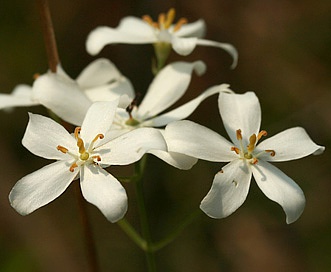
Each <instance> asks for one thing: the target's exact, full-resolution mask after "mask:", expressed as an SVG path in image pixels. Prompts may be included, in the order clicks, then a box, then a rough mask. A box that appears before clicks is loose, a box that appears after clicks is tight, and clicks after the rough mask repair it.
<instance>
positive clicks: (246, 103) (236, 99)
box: [218, 92, 261, 146]
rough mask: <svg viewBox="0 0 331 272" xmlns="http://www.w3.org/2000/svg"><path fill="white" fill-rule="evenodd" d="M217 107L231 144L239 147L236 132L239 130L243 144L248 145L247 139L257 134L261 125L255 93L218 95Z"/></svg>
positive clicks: (259, 110)
mask: <svg viewBox="0 0 331 272" xmlns="http://www.w3.org/2000/svg"><path fill="white" fill-rule="evenodd" d="M218 106H219V111H220V114H221V117H222V120H223V124H224V127H225V129H226V131H227V133H228V134H229V136H230V138H231V140H232V142H233V143H235V145H236V146H239V143H238V140H237V137H236V131H237V130H238V129H240V130H241V134H242V137H243V144H244V146H246V145H248V139H249V137H250V136H251V135H252V134H257V133H258V132H259V129H260V124H261V108H260V103H259V100H258V98H257V97H256V95H255V93H253V92H247V93H245V94H229V93H224V92H223V93H220V96H219V99H218Z"/></svg>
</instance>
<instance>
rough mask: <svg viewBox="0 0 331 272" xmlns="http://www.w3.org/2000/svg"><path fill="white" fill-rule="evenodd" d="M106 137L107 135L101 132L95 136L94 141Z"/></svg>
mask: <svg viewBox="0 0 331 272" xmlns="http://www.w3.org/2000/svg"><path fill="white" fill-rule="evenodd" d="M104 137H105V136H104V135H103V134H101V133H100V134H98V135H97V136H95V137H94V139H93V141H92V143H94V142H96V140H98V139H103V138H104Z"/></svg>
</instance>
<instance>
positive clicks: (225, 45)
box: [196, 39, 238, 69]
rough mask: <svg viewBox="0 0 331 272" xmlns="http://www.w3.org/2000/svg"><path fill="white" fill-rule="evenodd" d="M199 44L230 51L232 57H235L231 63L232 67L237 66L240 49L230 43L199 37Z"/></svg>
mask: <svg viewBox="0 0 331 272" xmlns="http://www.w3.org/2000/svg"><path fill="white" fill-rule="evenodd" d="M196 44H197V45H202V46H213V47H218V48H221V49H223V50H225V51H226V52H228V53H229V54H230V55H231V57H232V58H233V62H232V65H231V68H232V69H234V68H235V67H236V66H237V63H238V51H237V49H236V48H235V47H234V46H233V45H232V44H229V43H220V42H214V41H209V40H204V39H198V41H197V42H196Z"/></svg>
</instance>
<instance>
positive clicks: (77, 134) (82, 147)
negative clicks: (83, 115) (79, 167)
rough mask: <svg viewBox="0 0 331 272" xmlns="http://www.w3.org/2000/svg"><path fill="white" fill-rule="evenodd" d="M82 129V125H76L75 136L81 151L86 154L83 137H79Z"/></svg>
mask: <svg viewBox="0 0 331 272" xmlns="http://www.w3.org/2000/svg"><path fill="white" fill-rule="evenodd" d="M80 131H81V127H76V128H75V132H74V134H75V138H76V139H77V146H78V148H79V153H80V154H84V153H85V152H86V150H85V146H84V141H83V139H82V138H80V137H79V132H80Z"/></svg>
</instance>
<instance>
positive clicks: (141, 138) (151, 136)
mask: <svg viewBox="0 0 331 272" xmlns="http://www.w3.org/2000/svg"><path fill="white" fill-rule="evenodd" d="M154 149H156V150H167V145H166V143H165V140H164V138H163V136H162V134H161V132H160V131H159V130H157V129H155V128H137V129H135V130H132V131H130V132H127V133H125V134H123V135H121V136H118V137H117V138H115V139H114V140H112V141H110V142H108V143H107V144H105V145H103V146H102V149H101V148H100V153H101V158H102V161H101V163H102V164H106V165H127V164H131V163H134V162H136V161H138V160H140V159H141V157H142V156H143V155H144V154H145V153H147V152H149V151H150V150H154Z"/></svg>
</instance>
